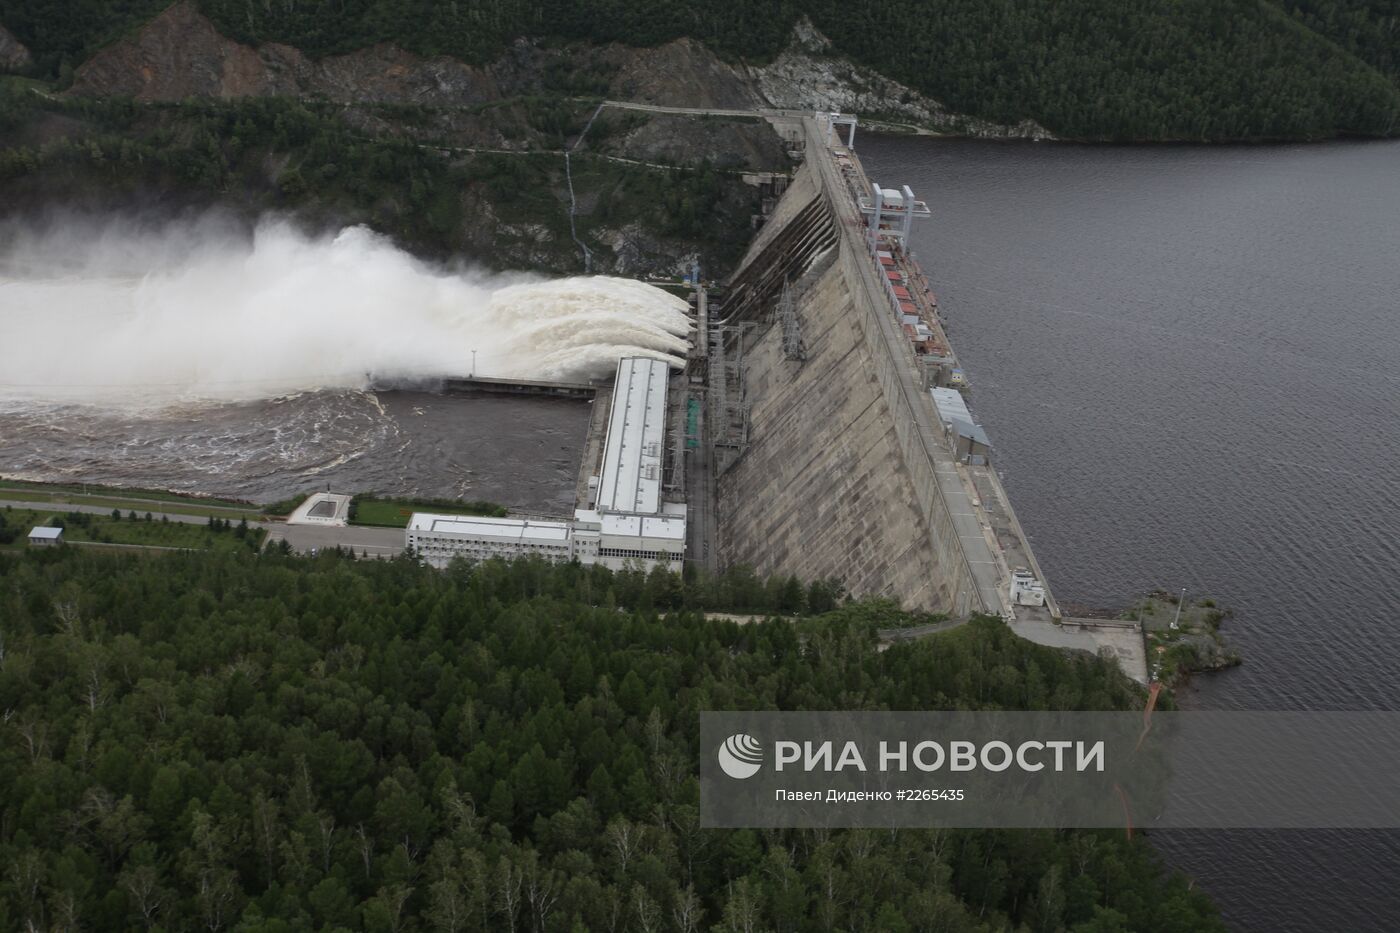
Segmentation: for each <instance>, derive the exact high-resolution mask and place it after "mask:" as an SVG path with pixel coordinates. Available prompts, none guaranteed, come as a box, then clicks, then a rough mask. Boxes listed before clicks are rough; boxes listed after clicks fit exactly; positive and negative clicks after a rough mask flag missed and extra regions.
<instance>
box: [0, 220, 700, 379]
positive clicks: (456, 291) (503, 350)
mask: <svg viewBox="0 0 1400 933" xmlns="http://www.w3.org/2000/svg"><path fill="white" fill-rule="evenodd" d="M687 308H688V305H687V303H686V302H685V301H684V300H683V299H681V298H677V297H676V296H674V295H671V294H669V293H668V292H665V291H663V290H661V289H659V288H655V287H653V286H651V285H646V284H644V283H641V282H635V281H631V280H627V279H619V278H608V277H601V276H599V277H575V278H566V279H557V280H544V279H541V278H539V277H536V276H523V275H516V276H499V275H486V274H481V273H471V272H455V271H447V270H444V269H441V268H436V267H433V266H430V265H428V264H426V263H423V262H420V261H419V260H416V259H414V258H413V257H412V256H410V255H409V254H407V253H405V252H403V251H402V250H400V249H398V248H396V247H395V246H394V245H393V244H392V243H391V242H389V240H387V239H386V238H384V237H381V236H378V235H376V234H374V233H372V232H371V231H369V230H367V229H365V228H363V227H350V228H347V229H345V230H342V231H341V232H340V233H339V234H338V235H336V236H334V237H308V236H306V235H304V234H302V233H300V232H298V231H297V230H295V229H294V228H293V227H292V226H290V225H289V224H287V223H285V222H281V221H273V220H268V221H264V222H262V223H260V224H259V225H258V227H257V229H256V230H255V231H254V233H253V236H252V237H251V239H249V238H248V237H247V236H246V235H243V236H236V235H230V234H229V233H228V232H227V230H220V229H219V228H218V226H217V224H211V223H199V224H193V225H191V224H183V225H175V226H169V227H166V228H164V229H162V230H161V231H159V232H157V233H154V234H137V235H130V234H125V233H124V231H123V230H122V229H121V228H119V227H118V226H116V225H115V224H111V225H108V226H105V227H102V228H100V229H95V230H94V229H87V230H83V231H82V232H78V233H75V232H74V231H73V230H72V229H69V228H66V227H63V226H60V227H57V228H55V229H53V230H49V231H45V232H39V233H34V234H30V235H26V236H23V237H20V238H17V239H15V240H13V241H12V242H11V243H10V244H9V245H8V246H6V247H5V248H4V249H3V250H0V399H7V400H10V401H12V402H13V401H16V400H20V401H25V400H30V401H44V402H77V403H83V404H95V405H111V406H121V407H126V406H131V405H143V404H144V405H165V404H170V403H173V402H177V401H179V402H186V401H191V400H204V399H208V400H219V401H229V400H245V399H255V398H270V397H276V396H280V395H286V394H290V393H293V392H298V391H305V390H311V389H323V388H342V389H343V388H360V387H364V386H365V385H366V384H367V383H368V381H369V380H370V378H371V377H373V378H380V379H384V378H387V379H395V378H409V379H411V378H416V377H434V376H447V375H467V374H468V373H469V372H470V371H471V370H472V367H473V351H475V372H476V374H477V375H479V376H498V377H519V378H529V379H547V380H583V379H587V378H593V377H598V376H604V375H607V374H608V373H610V372H611V371H612V370H613V369H614V367H615V366H616V363H617V360H618V359H619V358H620V357H622V356H627V355H642V356H653V357H658V358H664V359H670V360H672V361H674V362H677V363H678V362H679V360H678V359H677V358H678V357H680V356H683V355H684V353H685V349H686V340H687V335H688V334H689V332H690V330H691V328H692V325H691V323H690V319H689V317H688V316H687V313H686V312H687Z"/></svg>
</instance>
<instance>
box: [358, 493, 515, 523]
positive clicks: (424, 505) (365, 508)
mask: <svg viewBox="0 0 1400 933" xmlns="http://www.w3.org/2000/svg"><path fill="white" fill-rule="evenodd" d="M414 512H440V513H443V514H445V515H490V516H495V517H497V518H504V517H505V516H506V515H507V514H508V513H507V512H506V509H505V506H501V505H497V504H496V503H494V502H481V501H477V502H466V501H461V500H458V499H381V498H379V497H378V496H366V495H362V496H356V497H355V498H354V499H353V500H351V502H350V524H352V525H373V526H376V527H379V528H405V527H407V526H408V520H409V518H410V517H412V515H413V513H414Z"/></svg>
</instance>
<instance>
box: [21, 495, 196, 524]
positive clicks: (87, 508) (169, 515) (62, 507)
mask: <svg viewBox="0 0 1400 933" xmlns="http://www.w3.org/2000/svg"><path fill="white" fill-rule="evenodd" d="M7 505H12V506H14V507H15V508H17V509H33V510H34V511H36V512H48V513H49V514H50V515H53V514H58V513H62V512H91V513H92V514H93V515H111V514H112V507H111V506H105V505H75V504H72V503H68V502H21V501H20V500H18V499H0V508H4V507H5V506H7ZM119 511H120V512H121V513H122V514H123V515H125V514H126V513H127V512H129V511H132V510H131V509H120V510H119ZM135 511H136V513H137V514H138V515H145V514H146V512H150V513H151V517H152V518H155V519H161V518H165V519H169V520H170V521H172V522H184V523H185V524H186V525H207V524H209V519H208V518H207V517H205V516H203V515H177V514H175V513H174V512H157V511H155V510H154V509H136V510H135Z"/></svg>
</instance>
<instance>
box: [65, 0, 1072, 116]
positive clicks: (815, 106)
mask: <svg viewBox="0 0 1400 933" xmlns="http://www.w3.org/2000/svg"><path fill="white" fill-rule="evenodd" d="M561 69H562V70H564V71H570V72H574V73H584V74H588V75H590V76H591V77H592V78H593V79H594V81H593V82H592V83H591V85H590V90H591V91H592V92H593V93H594V94H596V93H598V92H600V91H605V92H606V95H607V96H608V97H610V98H612V99H614V100H625V101H636V102H639V103H648V104H657V105H662V106H669V107H700V108H705V107H712V108H723V109H757V108H768V107H775V108H779V109H791V110H842V111H848V112H855V113H859V114H862V115H874V116H875V117H877V118H880V119H884V120H886V121H896V122H902V123H907V124H909V125H911V126H914V127H917V128H920V129H925V130H932V131H935V132H947V133H959V134H966V135H975V136H1024V137H1035V138H1043V137H1047V136H1048V135H1049V134H1048V133H1046V131H1045V130H1044V129H1042V128H1041V127H1039V126H1036V125H1035V124H1033V123H1025V124H1022V125H1020V126H1016V127H1005V126H998V125H996V124H992V123H987V122H985V121H981V120H975V119H972V118H970V117H965V116H963V115H960V114H957V113H954V112H952V111H950V110H948V109H947V108H946V107H944V106H943V105H942V104H940V103H939V102H938V101H936V100H933V99H931V98H928V97H925V96H924V95H922V94H919V93H918V92H916V91H914V90H912V89H910V88H908V87H905V86H904V85H902V84H899V83H898V82H896V81H891V80H889V79H888V78H885V77H884V76H882V75H880V74H877V73H876V72H873V71H871V70H870V69H868V68H863V67H860V66H858V65H855V64H853V63H852V62H850V61H849V60H847V59H845V58H843V57H841V56H838V55H836V54H835V53H834V52H833V50H832V47H831V43H830V42H829V41H828V40H827V39H826V37H824V36H823V35H822V34H821V33H820V32H818V31H817V30H816V29H815V28H814V27H812V25H811V24H810V23H808V22H806V21H805V20H804V21H802V22H800V23H798V25H797V27H796V29H795V30H794V33H793V41H792V44H791V45H790V47H789V48H788V49H787V50H786V51H785V52H784V53H783V54H782V55H780V56H779V57H778V58H777V59H776V60H774V61H773V62H771V63H769V64H767V65H763V66H746V65H733V64H730V63H728V62H724V61H721V60H720V59H719V58H718V57H717V56H716V55H715V54H714V53H713V52H711V51H710V50H709V49H707V48H706V47H705V46H704V44H702V43H700V42H697V41H695V40H693V39H678V40H676V41H673V42H668V43H665V44H663V45H659V46H656V47H655V48H630V47H626V46H620V45H605V46H591V45H586V44H575V45H571V46H569V47H567V48H558V47H551V48H545V47H542V46H540V45H539V44H537V43H535V42H533V41H531V40H528V39H521V40H518V41H517V42H516V43H515V44H514V45H513V46H512V47H511V48H510V49H508V50H507V51H506V53H505V54H503V55H502V56H501V57H500V58H499V59H498V60H497V61H495V62H492V63H491V64H489V65H486V66H484V67H476V66H472V65H468V64H466V63H464V62H461V61H458V60H456V59H453V58H448V57H445V56H444V57H436V58H423V57H421V56H418V55H415V54H413V53H412V52H408V51H406V50H404V49H401V48H399V47H397V46H394V45H389V44H381V45H376V46H372V47H369V48H364V49H359V50H357V51H354V52H351V53H349V54H345V55H335V56H330V57H327V58H324V59H319V60H313V59H311V58H309V57H308V56H306V55H304V54H302V53H301V52H300V51H298V50H297V49H294V48H291V47H290V46H286V45H280V44H278V43H266V44H263V45H260V46H257V47H254V46H250V45H245V44H242V43H240V42H237V41H235V40H233V39H230V38H228V37H226V36H224V35H222V34H220V33H219V31H218V29H216V28H215V26H214V24H213V23H211V22H210V21H209V20H208V19H206V18H205V17H204V16H203V15H202V14H201V13H200V12H199V10H198V9H197V8H196V6H195V5H194V3H192V2H190V0H182V2H179V3H176V4H175V5H173V6H171V7H170V8H168V9H167V10H165V11H164V12H163V13H161V14H160V15H159V16H157V17H156V18H155V19H153V20H152V21H151V22H150V23H148V24H146V26H145V27H143V28H142V29H141V30H140V31H139V32H138V33H136V34H135V35H133V36H131V37H128V38H126V39H123V40H121V41H118V42H115V43H113V44H112V45H110V46H108V47H107V48H105V49H103V50H101V51H99V52H98V53H97V54H95V55H94V56H93V57H92V58H90V59H89V60H88V61H87V62H85V63H83V65H82V66H81V67H79V69H78V70H77V73H76V75H75V79H74V82H73V87H72V91H73V93H75V94H84V95H91V96H119V97H132V98H135V99H136V100H141V101H177V100H185V99H187V98H191V97H213V98H224V99H228V98H236V97H250V96H269V95H290V96H297V97H319V98H325V99H328V100H332V101H337V102H343V103H369V102H381V103H408V104H418V105H424V106H439V107H461V106H471V105H475V104H482V103H489V102H493V101H499V100H503V99H506V98H511V97H518V96H522V95H530V94H551V93H555V94H557V93H559V89H558V88H555V87H552V86H551V82H552V80H554V79H553V78H552V77H551V75H557V74H558V73H559V72H560V71H561Z"/></svg>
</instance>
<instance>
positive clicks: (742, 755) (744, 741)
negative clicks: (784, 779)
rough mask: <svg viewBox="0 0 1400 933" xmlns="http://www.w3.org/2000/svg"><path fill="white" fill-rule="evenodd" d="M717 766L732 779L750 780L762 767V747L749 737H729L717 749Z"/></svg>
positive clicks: (740, 734) (736, 735) (741, 735)
mask: <svg viewBox="0 0 1400 933" xmlns="http://www.w3.org/2000/svg"><path fill="white" fill-rule="evenodd" d="M719 766H720V769H721V770H722V771H724V773H725V774H727V775H729V776H730V777H732V778H736V779H738V780H741V781H742V780H743V779H744V778H751V777H753V776H754V775H755V774H757V773H758V769H759V768H761V767H763V746H762V745H761V744H759V741H758V739H756V738H754V737H753V736H751V735H745V734H744V733H742V732H739V733H736V734H734V735H731V736H730V737H729V738H727V739H725V740H724V743H723V744H721V745H720V747H719Z"/></svg>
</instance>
